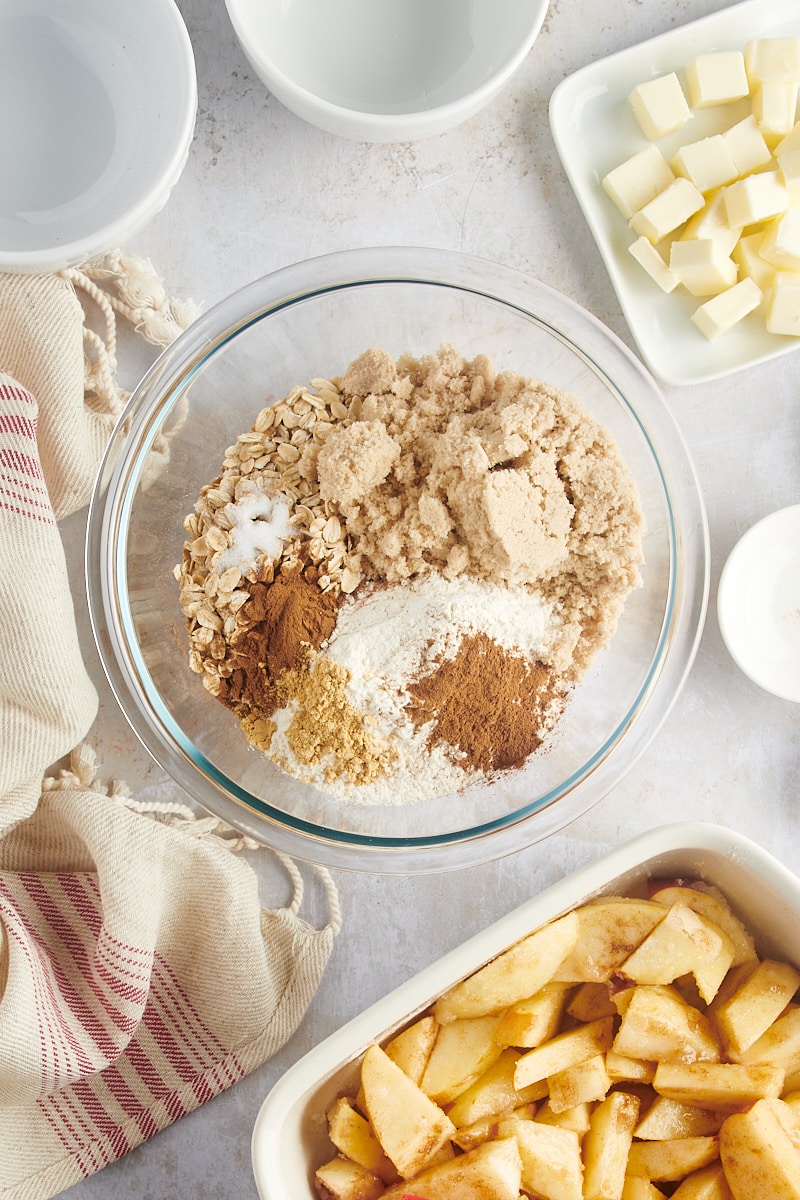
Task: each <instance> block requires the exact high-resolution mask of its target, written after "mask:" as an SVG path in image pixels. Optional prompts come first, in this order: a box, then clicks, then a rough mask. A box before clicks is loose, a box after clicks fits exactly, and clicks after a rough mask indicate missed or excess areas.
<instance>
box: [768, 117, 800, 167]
mask: <svg viewBox="0 0 800 1200" xmlns="http://www.w3.org/2000/svg"><path fill="white" fill-rule="evenodd" d="M795 152H800V121H795V123H794V125H793V126H792V128H791V129H790V130H789V132H788V133H787V134H786V137H784V138H781V140H780V141H779V142H778V144H777V146H776V147H775V149H774V151H773V153H774V154H775V157H776V158H777V157H778V155H779V154H794V153H795Z"/></svg>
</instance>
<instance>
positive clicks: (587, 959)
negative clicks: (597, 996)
mask: <svg viewBox="0 0 800 1200" xmlns="http://www.w3.org/2000/svg"><path fill="white" fill-rule="evenodd" d="M664 915H665V914H664V908H663V905H660V904H657V903H656V902H655V901H653V900H632V899H628V898H626V897H624V896H612V897H605V898H602V899H599V900H597V901H593V902H592V903H590V904H584V905H583V906H582V907H581V908H579V909H578V910H577V919H578V929H577V936H576V941H575V945H574V947H573V949H572V950H571V951H570V952H569V954H568V955H567V956H566V957H565V959H564V961H563V962H562V963H561V964H560V966H559V967H558V968H557V970H556V971H555V973H554V975H553V982H554V983H605V982H606V981H607V980H609V979H610V978H611V976H612V975H613V974H614V972H615V971H616V970H617V969H618V967H619V966H620V965H621V964H622V963H623V962H624V961H625V959H626V958H628V957H629V956H630V955H631V954H632V953H633V951H634V950H635V949H636V947H637V946H638V945H640V944H641V943H642V942H643V941H644V939H645V938H646V937H647V935H648V934H649V933H651V932H652V931H653V929H654V928H655V927H656V925H657V924H658V923H659V921H662V920H663V919H664Z"/></svg>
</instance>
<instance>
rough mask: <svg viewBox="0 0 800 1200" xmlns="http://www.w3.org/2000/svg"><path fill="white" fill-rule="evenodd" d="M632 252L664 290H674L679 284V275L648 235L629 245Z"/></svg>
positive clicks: (630, 252) (629, 250)
mask: <svg viewBox="0 0 800 1200" xmlns="http://www.w3.org/2000/svg"><path fill="white" fill-rule="evenodd" d="M628 253H629V254H631V255H632V256H633V257H634V258H635V259H636V261H637V262H638V264H639V266H640V267H643V268H644V269H645V271H646V272H647V274H648V275H649V276H650V278H651V279H652V280H653V282H654V283H657V284H658V286H659V287H660V288H661V290H662V292H672V291H674V290H675V288H676V287H677V286H678V277H677V275H674V274H673V272H672V271H670V269H669V267H668V266H667V264H666V263H665V261H664V259H663V258H662V257H661V254H660V253H659V251H658V250H656V248H655V246H654V245H653V243H652V242H650V241H648V240H647V238H646V237H644V236H643V237H639V238H637V239H636V241H635V242H632V243H631V245H630V246H628Z"/></svg>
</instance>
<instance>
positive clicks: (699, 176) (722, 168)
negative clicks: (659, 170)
mask: <svg viewBox="0 0 800 1200" xmlns="http://www.w3.org/2000/svg"><path fill="white" fill-rule="evenodd" d="M670 166H671V167H672V169H673V171H674V172H675V174H676V175H683V176H684V178H686V179H691V181H692V183H693V184H694V186H695V187H696V188H698V190H699V191H701V192H711V191H713V190H714V188H718V187H720V186H721V185H722V184H724V183H730V182H731V181H732V180H733V179H735V178H736V176H737V175H738V174H739V171H738V168H737V166H736V163H735V162H734V161H733V157H732V156H731V152H730V150H729V149H728V146H727V144H726V142H725V139H724V138H723V137H722V134H719V133H716V134H714V135H713V137H707V138H703V139H702V140H701V141H699V142H687V144H686V145H685V146H681V148H680V150H679V151H678V153H677V154H676V155H675V157H674V158H673V159H672V162H671V163H670Z"/></svg>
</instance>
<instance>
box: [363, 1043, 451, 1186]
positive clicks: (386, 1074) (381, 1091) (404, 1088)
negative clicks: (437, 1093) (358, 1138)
mask: <svg viewBox="0 0 800 1200" xmlns="http://www.w3.org/2000/svg"><path fill="white" fill-rule="evenodd" d="M361 1084H362V1088H363V1094H364V1105H365V1108H366V1113H367V1117H368V1118H369V1122H370V1124H371V1125H372V1128H373V1130H374V1132H375V1136H376V1137H377V1139H378V1141H379V1142H380V1144H381V1146H382V1147H383V1152H384V1154H385V1155H386V1156H387V1158H389V1159H391V1161H392V1162H393V1163H394V1165H395V1167H396V1168H397V1170H398V1171H399V1173H400V1174H401V1175H402V1176H404V1177H405V1178H408V1177H409V1176H411V1175H414V1174H416V1173H417V1172H418V1171H420V1170H421V1169H422V1168H423V1167H424V1166H425V1164H426V1163H427V1162H428V1160H429V1159H430V1158H432V1157H433V1156H434V1155H435V1154H436V1153H437V1151H438V1150H440V1149H441V1147H442V1146H443V1145H444V1144H445V1143H446V1142H447V1141H448V1140H449V1138H451V1137H452V1136H453V1134H454V1133H455V1127H454V1125H453V1122H452V1121H451V1120H450V1118H449V1117H448V1116H446V1115H445V1113H443V1112H442V1110H441V1108H439V1106H438V1104H435V1103H434V1102H433V1100H431V1099H430V1097H429V1096H426V1095H425V1093H424V1092H423V1091H422V1089H421V1088H419V1087H417V1085H416V1084H415V1083H413V1082H412V1081H411V1080H410V1079H409V1078H408V1076H407V1075H406V1074H405V1072H403V1071H401V1069H400V1067H398V1066H397V1064H396V1063H393V1062H392V1060H391V1059H390V1058H389V1056H388V1054H387V1053H386V1052H385V1051H384V1050H382V1049H381V1048H380V1046H370V1047H369V1049H368V1050H367V1052H366V1054H365V1055H364V1059H363V1062H362V1064H361Z"/></svg>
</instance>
